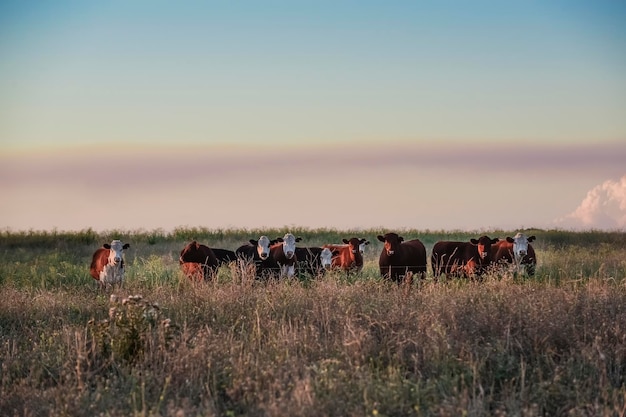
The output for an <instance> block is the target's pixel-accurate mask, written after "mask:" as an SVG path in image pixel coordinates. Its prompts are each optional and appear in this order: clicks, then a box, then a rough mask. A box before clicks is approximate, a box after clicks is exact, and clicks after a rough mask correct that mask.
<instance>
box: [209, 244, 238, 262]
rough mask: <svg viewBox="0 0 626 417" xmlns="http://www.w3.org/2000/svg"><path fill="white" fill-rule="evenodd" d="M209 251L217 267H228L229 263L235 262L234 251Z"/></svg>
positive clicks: (215, 249) (214, 249)
mask: <svg viewBox="0 0 626 417" xmlns="http://www.w3.org/2000/svg"><path fill="white" fill-rule="evenodd" d="M211 250H213V253H214V254H215V257H216V258H217V264H218V265H219V266H222V265H228V264H229V263H231V262H236V261H237V254H236V253H235V251H232V250H230V249H220V248H211Z"/></svg>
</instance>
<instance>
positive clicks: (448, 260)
mask: <svg viewBox="0 0 626 417" xmlns="http://www.w3.org/2000/svg"><path fill="white" fill-rule="evenodd" d="M497 242H498V238H494V239H491V238H490V237H488V236H481V237H480V238H478V239H474V238H472V239H470V241H469V242H456V241H439V242H437V243H435V245H434V246H433V250H432V254H431V259H430V262H431V265H432V268H433V276H434V277H435V278H437V277H439V276H440V275H441V274H446V275H451V276H465V277H468V278H473V277H476V276H480V275H482V274H483V273H485V272H486V271H487V269H488V267H489V266H490V265H491V261H492V258H491V245H494V244H496V243H497Z"/></svg>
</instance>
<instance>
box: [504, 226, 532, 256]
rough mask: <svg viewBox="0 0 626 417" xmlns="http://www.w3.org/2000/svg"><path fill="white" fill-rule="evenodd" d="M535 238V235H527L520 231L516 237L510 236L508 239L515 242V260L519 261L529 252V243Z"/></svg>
mask: <svg viewBox="0 0 626 417" xmlns="http://www.w3.org/2000/svg"><path fill="white" fill-rule="evenodd" d="M533 240H535V236H526V235H525V234H524V233H518V234H516V235H515V237H508V236H507V238H506V241H507V242H509V243H512V244H513V255H514V256H515V262H517V263H519V262H521V260H522V259H523V258H524V256H526V254H528V244H529V243H530V242H532V241H533Z"/></svg>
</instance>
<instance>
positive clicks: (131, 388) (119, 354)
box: [0, 232, 626, 416]
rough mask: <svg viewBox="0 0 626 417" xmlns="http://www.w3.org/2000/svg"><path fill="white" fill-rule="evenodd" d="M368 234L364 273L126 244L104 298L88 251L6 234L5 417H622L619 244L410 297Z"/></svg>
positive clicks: (1, 391) (558, 253)
mask: <svg viewBox="0 0 626 417" xmlns="http://www.w3.org/2000/svg"><path fill="white" fill-rule="evenodd" d="M341 234H343V233H342V232H338V233H337V235H341ZM370 234H373V233H370ZM370 234H367V233H366V234H364V237H368V238H369V239H370V240H371V241H372V244H371V245H370V247H368V251H371V252H368V254H366V259H367V264H366V267H365V269H364V272H363V274H361V275H359V276H345V274H343V273H331V274H328V275H326V276H325V277H323V278H316V279H312V280H289V281H280V282H278V281H269V282H258V281H256V280H254V279H253V278H252V277H251V276H247V275H246V274H245V273H242V271H240V270H238V269H236V268H233V269H228V268H222V270H221V271H220V275H219V276H218V277H217V279H216V280H214V281H213V282H209V283H200V284H197V283H191V282H189V281H188V280H186V279H185V278H184V277H182V275H181V274H180V271H179V270H178V265H177V257H176V255H177V251H178V250H179V248H180V247H182V244H183V242H184V241H177V240H176V239H175V238H169V237H168V238H166V239H164V240H163V241H156V242H153V243H150V242H149V241H147V240H146V241H144V242H143V243H142V240H141V239H142V237H141V236H138V237H139V239H133V236H132V235H130V236H128V237H129V239H127V240H133V242H134V243H135V244H134V246H132V247H134V249H135V251H134V252H133V253H131V254H130V256H129V258H130V259H129V262H128V281H127V283H126V284H125V286H124V287H123V288H121V289H116V290H114V291H113V293H114V294H115V297H114V299H113V300H112V299H111V293H107V292H101V291H99V290H97V289H96V287H95V285H93V282H92V279H91V278H90V277H88V275H87V267H88V259H89V254H90V252H91V250H92V249H93V246H91V247H90V246H89V245H87V246H86V245H85V244H84V243H80V242H77V243H71V244H70V243H68V244H65V246H64V244H60V243H58V242H55V243H45V244H38V245H34V246H32V247H29V245H28V242H26V243H24V244H22V245H20V244H19V242H17V243H18V244H16V242H15V241H11V242H10V249H7V247H8V246H9V245H8V244H4V243H6V242H1V241H0V248H1V250H2V253H3V254H4V255H5V258H4V259H5V260H4V261H3V262H2V264H1V266H0V288H1V289H2V297H0V343H1V344H0V415H7V416H30V415H37V416H43V415H55V416H57V415H72V416H83V415H85V416H87V415H89V416H92V415H111V416H127V415H144V416H148V415H176V416H183V415H186V416H191V415H206V416H210V415H215V416H243V415H250V416H283V415H288V416H357V415H358V416H362V415H378V416H383V415H389V416H404V415H406V416H411V415H420V416H422V415H425V416H431V415H432V416H457V415H467V416H491V415H518V416H536V415H546V416H548V415H549V416H560V415H563V416H565V415H568V416H570V415H580V416H620V415H626V380H625V379H626V283H625V276H624V274H625V271H626V261H625V259H626V257H625V256H624V251H625V247H624V245H626V243H625V244H623V245H622V246H620V245H616V244H614V245H613V247H611V246H610V245H607V244H604V243H602V242H599V241H598V242H591V243H590V244H589V247H592V248H594V249H593V250H591V251H590V250H586V248H585V247H584V246H581V245H572V246H570V247H564V246H562V245H553V244H551V243H546V242H544V245H543V246H536V247H537V248H538V252H539V255H540V256H541V257H540V267H539V268H538V273H537V276H536V277H534V278H526V277H519V276H514V275H513V274H510V273H504V274H493V275H490V276H488V277H487V278H486V279H485V280H484V281H483V282H468V281H455V280H449V281H445V280H444V281H443V282H438V283H434V282H433V281H432V279H430V278H429V279H427V280H426V282H422V283H416V284H415V285H414V286H413V287H412V288H410V289H407V288H403V287H398V286H396V285H395V284H389V283H386V282H383V281H381V280H380V279H379V278H378V275H377V268H376V252H377V251H379V250H380V248H379V247H377V246H376V245H377V244H375V243H374V242H373V239H372V236H370ZM416 234H417V233H416ZM313 235H314V233H311V236H313ZM622 236H623V235H622ZM429 237H431V238H432V239H436V238H437V237H436V236H429ZM99 238H100V237H99ZM99 238H98V239H94V242H93V243H92V245H99V240H100V239H99ZM242 238H243V236H242ZM314 238H316V237H311V238H310V239H311V240H313V239H314ZM317 238H319V237H317ZM328 238H329V237H328V236H325V237H321V238H319V239H328ZM334 238H335V236H330V239H334ZM373 238H375V236H373ZM566 238H567V237H560V238H559V239H561V240H566ZM222 239H223V240H224V242H230V238H229V237H228V236H224V237H223V238H222ZM572 239H573V240H575V239H574V238H572ZM16 240H19V239H16ZM425 240H427V239H425ZM538 240H539V238H538ZM232 241H233V243H235V244H236V242H235V241H236V239H233V240H232ZM131 244H132V243H131ZM48 246H49V247H48ZM64 248H67V249H64ZM29 250H30V251H31V252H30V253H31V255H30V256H29ZM136 294H141V296H142V297H141V298H136V297H134V295H136Z"/></svg>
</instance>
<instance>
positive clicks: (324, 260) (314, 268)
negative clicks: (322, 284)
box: [296, 246, 333, 276]
mask: <svg viewBox="0 0 626 417" xmlns="http://www.w3.org/2000/svg"><path fill="white" fill-rule="evenodd" d="M296 258H297V259H298V265H297V266H298V270H299V271H301V272H304V273H307V274H309V275H311V276H318V275H322V274H324V273H325V272H326V270H328V269H330V266H331V263H332V258H333V252H332V251H331V250H330V249H328V248H320V247H317V246H308V247H296Z"/></svg>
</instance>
